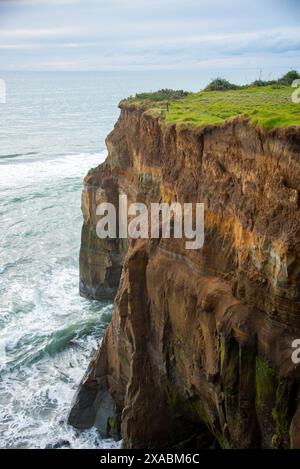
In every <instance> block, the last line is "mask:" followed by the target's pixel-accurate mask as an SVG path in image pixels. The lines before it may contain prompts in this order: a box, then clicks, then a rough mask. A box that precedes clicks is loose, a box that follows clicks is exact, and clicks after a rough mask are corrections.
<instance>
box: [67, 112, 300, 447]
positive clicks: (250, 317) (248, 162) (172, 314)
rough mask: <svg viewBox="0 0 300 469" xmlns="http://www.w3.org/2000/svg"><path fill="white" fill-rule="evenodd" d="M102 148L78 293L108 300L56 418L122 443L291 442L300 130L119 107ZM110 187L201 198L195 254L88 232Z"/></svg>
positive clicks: (299, 254) (298, 301)
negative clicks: (94, 342)
mask: <svg viewBox="0 0 300 469" xmlns="http://www.w3.org/2000/svg"><path fill="white" fill-rule="evenodd" d="M107 147H108V152H109V154H108V158H107V160H106V161H105V163H103V164H102V165H100V166H99V167H97V168H95V169H93V170H91V171H90V172H89V174H88V175H87V176H86V178H85V186H84V190H83V198H82V210H83V215H84V225H83V230H82V245H81V253H80V289H81V292H82V294H84V295H88V296H90V297H92V298H98V299H100V298H114V296H115V294H116V298H115V310H114V314H113V318H112V321H111V323H110V325H109V327H108V329H107V331H106V333H105V336H104V339H103V342H102V344H101V346H100V348H99V350H98V351H97V354H96V356H95V357H94V359H93V360H92V362H91V364H90V367H89V369H88V371H87V374H86V376H85V378H84V380H83V382H82V384H81V386H80V389H79V391H78V393H77V396H76V399H75V402H74V406H73V408H72V410H71V413H70V417H69V421H70V423H71V424H73V425H74V426H76V427H78V428H87V427H90V426H92V425H97V426H98V428H99V429H100V431H102V433H105V432H106V431H108V432H109V433H110V434H112V435H115V436H117V435H118V434H119V433H121V435H122V437H123V444H124V446H125V447H127V448H141V447H142V448H146V447H148V448H162V447H171V446H176V445H178V444H183V443H182V442H190V445H192V446H193V445H194V446H198V447H201V446H208V445H211V444H212V439H213V440H214V441H216V442H217V444H218V445H220V446H221V447H222V448H231V447H232V448H248V447H257V448H260V447H263V448H278V447H284V448H285V447H297V448H299V447H300V386H299V385H300V369H299V366H298V367H297V366H296V365H294V364H293V363H292V360H291V355H292V348H291V344H292V341H293V340H294V339H297V338H300V211H299V204H300V199H299V192H300V127H296V126H295V127H287V128H278V129H274V130H271V131H264V130H262V129H260V128H257V127H255V126H254V125H253V124H251V123H250V122H249V121H247V120H246V119H243V118H241V117H238V118H235V119H232V120H230V121H227V122H225V123H224V124H223V125H219V126H206V127H202V128H197V127H194V128H192V127H189V128H183V127H180V126H176V125H175V124H169V125H166V124H165V123H164V121H163V120H162V119H160V118H159V117H155V116H153V115H151V114H149V113H147V112H145V111H144V110H143V108H141V107H140V106H134V105H128V104H122V105H121V115H120V118H119V120H118V122H117V124H116V125H115V128H114V130H113V131H112V133H111V134H110V135H109V136H108V137H107ZM119 193H126V194H127V195H128V199H129V201H141V202H144V203H147V204H149V203H150V202H158V201H166V202H171V201H179V202H182V203H183V202H204V204H205V244H204V247H203V249H201V250H198V251H193V250H190V251H188V250H186V249H185V248H184V240H179V239H176V240H174V239H169V240H167V239H159V240H137V241H135V242H133V241H130V240H129V241H128V242H124V240H116V241H114V240H100V239H99V238H97V235H96V222H97V220H98V218H97V217H96V206H97V205H98V204H99V203H100V202H101V201H104V200H105V201H109V202H113V203H114V204H115V205H116V206H117V204H118V196H119ZM187 444H188V443H187Z"/></svg>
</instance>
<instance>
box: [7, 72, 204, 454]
mask: <svg viewBox="0 0 300 469" xmlns="http://www.w3.org/2000/svg"><path fill="white" fill-rule="evenodd" d="M0 79H2V80H5V83H6V103H5V104H1V103H0V222H1V224H0V228H1V231H0V422H1V426H0V447H1V448H47V447H61V448H113V447H119V443H118V442H114V441H113V440H110V439H107V440H103V439H101V438H100V436H99V434H98V433H97V431H96V430H95V429H91V430H86V431H78V430H75V429H74V428H72V427H70V426H69V425H68V424H67V417H68V412H69V410H70V407H71V402H72V399H73V396H74V393H75V392H76V389H77V386H78V384H79V382H80V380H81V379H82V377H83V375H84V372H85V370H86V367H87V365H88V362H89V360H90V357H91V355H92V353H93V352H94V351H95V349H96V347H97V346H98V345H99V343H100V341H101V337H102V336H103V333H104V331H105V328H106V327H107V324H108V323H109V321H110V318H111V314H112V311H113V304H112V303H110V302H101V301H91V300H87V299H84V298H81V297H80V296H79V293H78V277H79V271H78V254H79V248H80V231H81V225H82V215H81V209H80V204H81V189H82V181H83V177H84V175H85V173H86V172H87V171H88V169H89V168H91V167H95V166H97V165H98V164H100V163H101V162H102V161H104V159H105V156H106V149H105V137H106V135H107V134H108V133H109V132H110V131H111V130H112V128H113V125H114V123H115V122H116V120H117V117H118V114H119V109H118V102H119V101H120V100H121V99H122V98H123V97H127V96H129V95H132V94H135V93H136V92H141V91H152V90H155V89H159V88H166V87H168V88H177V89H178V88H179V89H181V88H184V89H188V90H197V89H199V88H200V87H201V86H203V84H204V83H203V81H202V82H200V81H199V77H198V76H197V75H195V73H194V74H190V73H188V72H174V71H172V72H151V73H149V72H78V73H76V72H69V73H67V72H15V73H13V72H7V73H5V72H3V73H1V72H0Z"/></svg>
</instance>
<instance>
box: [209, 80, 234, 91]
mask: <svg viewBox="0 0 300 469" xmlns="http://www.w3.org/2000/svg"><path fill="white" fill-rule="evenodd" d="M239 88H241V87H240V86H239V85H235V84H234V83H230V82H229V81H227V80H225V78H220V77H218V78H215V79H214V80H212V81H211V82H210V83H209V84H208V85H207V87H206V88H205V91H226V90H238V89H239Z"/></svg>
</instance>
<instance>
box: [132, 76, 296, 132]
mask: <svg viewBox="0 0 300 469" xmlns="http://www.w3.org/2000/svg"><path fill="white" fill-rule="evenodd" d="M297 77H300V75H299V74H298V72H296V71H290V72H288V73H287V74H286V75H284V76H283V77H282V78H280V79H279V80H277V81H272V82H267V83H268V84H267V86H266V85H265V83H266V82H262V81H261V80H258V81H257V82H255V83H253V84H252V85H247V86H241V87H239V86H237V85H233V84H231V83H229V82H227V81H226V80H223V79H221V78H217V79H215V80H213V81H212V82H211V83H210V84H209V85H208V86H207V87H206V89H205V90H204V91H200V92H198V93H187V92H184V91H182V90H179V91H178V90H177V91H176V90H174V91H172V90H160V91H157V92H156V93H141V94H137V95H136V96H135V97H130V98H128V99H127V100H126V102H128V103H133V104H136V105H143V107H144V108H145V109H146V110H147V112H148V113H150V114H152V115H155V116H160V117H161V118H162V119H163V120H164V121H165V122H166V123H167V124H168V123H178V124H180V125H185V126H191V125H192V126H205V125H218V124H222V123H224V121H226V120H227V119H230V118H233V117H236V116H239V115H242V116H244V117H246V118H249V119H250V120H251V121H252V122H253V123H254V124H255V125H258V126H261V127H263V128H266V129H272V128H274V127H278V126H289V125H300V104H296V103H293V102H292V99H291V95H292V91H293V89H292V88H291V86H290V84H291V83H292V82H293V80H294V79H297ZM270 83H271V84H270ZM222 87H223V88H222ZM212 89H215V90H214V91H211V90H212Z"/></svg>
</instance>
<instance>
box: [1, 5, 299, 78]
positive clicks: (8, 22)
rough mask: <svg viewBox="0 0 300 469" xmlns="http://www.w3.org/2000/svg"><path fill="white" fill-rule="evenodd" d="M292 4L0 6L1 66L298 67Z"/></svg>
mask: <svg viewBox="0 0 300 469" xmlns="http://www.w3.org/2000/svg"><path fill="white" fill-rule="evenodd" d="M296 3H297V2H296ZM296 3H295V2H294V1H293V0H290V1H288V0H287V1H286V3H285V5H284V6H283V4H282V2H281V1H279V0H265V1H264V2H261V1H260V0H251V1H245V2H240V1H238V0H227V1H226V2H224V1H223V0H222V1H221V0H186V1H185V2H182V0H164V1H163V2H162V1H161V0H151V1H150V0H143V1H140V0H52V1H46V0H10V1H6V0H2V1H1V0H0V14H1V12H3V14H2V15H1V20H0V21H1V24H2V29H1V28H0V49H1V57H0V68H2V69H22V70H23V69H26V68H27V69H37V68H41V67H44V68H45V69H47V70H48V69H51V67H52V68H53V67H59V69H66V70H68V69H69V68H70V67H71V68H72V69H74V68H75V67H78V69H80V70H85V69H87V70H96V69H99V70H102V69H126V68H127V69H132V70H133V69H142V68H144V69H148V70H149V69H151V68H155V69H156V68H158V69H168V68H172V69H174V68H176V67H177V68H178V69H184V68H187V67H188V68H195V69H197V68H199V67H205V66H207V67H211V68H217V67H230V66H232V67H239V66H240V67H245V66H247V63H250V64H251V66H254V65H255V60H256V61H257V66H258V67H261V66H264V64H268V66H270V67H272V66H273V67H281V66H286V64H290V66H293V67H296V66H299V65H300V54H299V50H300V29H299V27H298V23H299V21H298V16H299V15H298V13H299V11H300V8H299V3H298V8H297V6H296ZM289 6H290V7H289ZM258 12H259V14H258ZM24 25H26V26H24ZM36 25H39V26H38V27H37V26H36ZM297 54H298V56H299V58H298V57H297ZM272 64H273V65H272Z"/></svg>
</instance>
